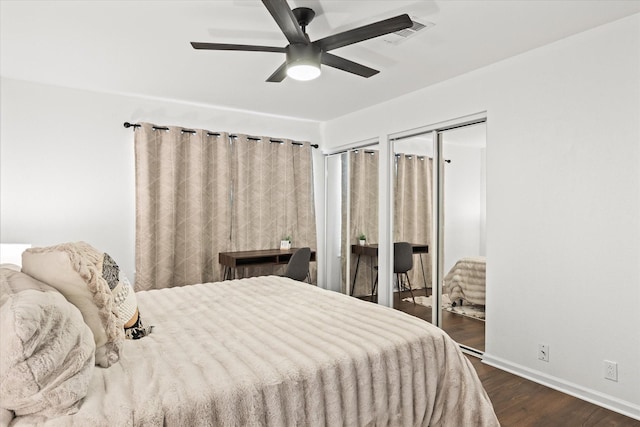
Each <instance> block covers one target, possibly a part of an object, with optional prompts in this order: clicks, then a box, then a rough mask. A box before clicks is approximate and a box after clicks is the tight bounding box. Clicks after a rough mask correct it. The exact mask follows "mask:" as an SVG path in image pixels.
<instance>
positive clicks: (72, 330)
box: [0, 268, 95, 418]
mask: <svg viewBox="0 0 640 427" xmlns="http://www.w3.org/2000/svg"><path fill="white" fill-rule="evenodd" d="M0 336H1V337H2V346H1V347H0V409H2V414H3V416H5V415H7V414H9V415H11V414H12V413H15V415H18V416H19V415H41V416H43V417H45V418H48V417H55V416H59V415H65V414H72V413H74V412H76V411H77V407H78V403H79V402H80V400H81V399H82V398H83V397H84V396H85V395H86V394H87V391H88V389H89V382H90V380H91V377H92V373H93V369H94V364H95V362H94V352H95V343H94V341H93V335H92V333H91V330H90V329H89V327H88V326H87V324H86V323H85V322H84V321H83V319H82V315H81V314H80V311H79V310H78V309H77V308H76V307H75V306H74V305H73V304H71V303H70V302H69V301H67V300H66V299H65V298H64V296H62V294H60V293H59V292H58V291H57V290H55V289H54V288H52V287H50V286H48V285H46V284H44V283H41V282H39V281H37V280H35V279H33V278H32V277H30V276H27V275H26V274H24V273H20V272H17V271H15V270H10V269H5V268H2V269H0Z"/></svg>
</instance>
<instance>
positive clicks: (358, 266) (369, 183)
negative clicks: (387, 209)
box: [325, 144, 379, 301]
mask: <svg viewBox="0 0 640 427" xmlns="http://www.w3.org/2000/svg"><path fill="white" fill-rule="evenodd" d="M325 165H326V177H327V179H326V181H325V182H326V188H325V194H326V206H327V217H326V221H327V222H326V229H327V243H326V244H327V278H328V280H327V283H328V287H329V289H332V290H334V291H338V292H342V293H345V294H348V295H351V296H354V297H357V298H361V299H364V300H367V301H375V299H376V298H375V293H376V288H375V286H376V277H377V276H376V272H377V244H378V228H379V226H378V200H379V196H378V173H379V151H378V145H377V144H372V145H366V146H363V147H359V148H357V149H351V150H349V151H346V152H343V153H338V154H331V155H328V156H327V157H326V163H325Z"/></svg>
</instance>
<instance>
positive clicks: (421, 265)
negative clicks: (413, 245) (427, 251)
mask: <svg viewBox="0 0 640 427" xmlns="http://www.w3.org/2000/svg"><path fill="white" fill-rule="evenodd" d="M419 257H420V267H421V268H422V278H423V279H424V291H425V292H427V290H428V287H429V285H427V276H425V275H424V264H423V263H422V254H420V255H419ZM425 295H426V293H425Z"/></svg>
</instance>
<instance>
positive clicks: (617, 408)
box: [482, 353, 640, 421]
mask: <svg viewBox="0 0 640 427" xmlns="http://www.w3.org/2000/svg"><path fill="white" fill-rule="evenodd" d="M482 363H486V364H487V365H490V366H493V367H494V368H498V369H501V370H503V371H506V372H509V373H511V374H514V375H517V376H519V377H522V378H526V379H528V380H530V381H533V382H535V383H538V384H542V385H544V386H547V387H549V388H552V389H554V390H558V391H560V392H562V393H566V394H568V395H570V396H573V397H577V398H578V399H582V400H585V401H587V402H589V403H593V404H594V405H598V406H602V407H603V408H606V409H609V410H611V411H614V412H618V413H620V414H622V415H626V416H627V417H631V418H633V419H636V420H639V421H640V406H638V405H636V404H633V403H631V402H627V401H626V400H622V399H618V398H616V397H613V396H610V395H607V394H604V393H600V392H599V391H595V390H591V389H588V388H585V387H582V386H579V385H577V384H573V383H571V382H568V381H565V380H562V379H560V378H557V377H553V376H551V375H547V374H544V373H542V372H539V371H535V370H533V369H530V368H527V367H525V366H521V365H517V364H514V363H511V362H509V361H507V360H504V359H501V358H499V357H495V356H492V355H490V354H488V353H484V355H483V356H482Z"/></svg>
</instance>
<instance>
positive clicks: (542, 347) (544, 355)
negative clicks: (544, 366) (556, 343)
mask: <svg viewBox="0 0 640 427" xmlns="http://www.w3.org/2000/svg"><path fill="white" fill-rule="evenodd" d="M538 359H539V360H542V361H545V362H548V361H549V345H547V344H538Z"/></svg>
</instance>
